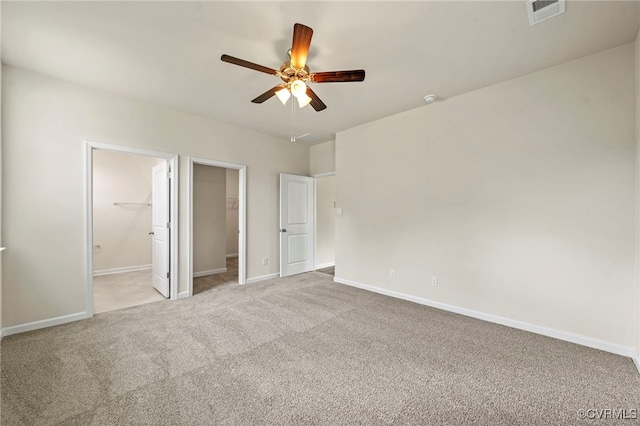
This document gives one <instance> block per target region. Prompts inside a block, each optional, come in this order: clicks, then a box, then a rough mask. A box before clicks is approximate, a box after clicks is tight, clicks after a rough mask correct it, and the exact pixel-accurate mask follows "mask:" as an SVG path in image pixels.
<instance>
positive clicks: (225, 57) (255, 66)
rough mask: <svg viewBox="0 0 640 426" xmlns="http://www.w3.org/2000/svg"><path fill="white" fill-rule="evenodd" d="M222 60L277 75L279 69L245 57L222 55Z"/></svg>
mask: <svg viewBox="0 0 640 426" xmlns="http://www.w3.org/2000/svg"><path fill="white" fill-rule="evenodd" d="M220 60H222V61H223V62H228V63H230V64H233V65H239V66H241V67H245V68H249V69H252V70H256V71H260V72H263V73H266V74H271V75H276V73H277V71H276V70H274V69H273V68H269V67H263V66H262V65H258V64H254V63H253V62H249V61H245V60H244V59H239V58H234V57H233V56H229V55H222V56H221V57H220Z"/></svg>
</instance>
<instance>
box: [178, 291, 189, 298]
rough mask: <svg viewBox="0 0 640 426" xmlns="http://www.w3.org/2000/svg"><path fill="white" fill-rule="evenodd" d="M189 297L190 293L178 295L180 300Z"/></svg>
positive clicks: (183, 292) (184, 292) (182, 292)
mask: <svg viewBox="0 0 640 426" xmlns="http://www.w3.org/2000/svg"><path fill="white" fill-rule="evenodd" d="M188 297H189V292H188V291H181V292H180V293H178V299H187V298H188Z"/></svg>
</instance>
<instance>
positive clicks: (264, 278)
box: [246, 272, 280, 284]
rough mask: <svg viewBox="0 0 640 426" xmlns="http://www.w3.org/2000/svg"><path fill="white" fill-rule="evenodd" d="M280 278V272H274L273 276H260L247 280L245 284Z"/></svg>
mask: <svg viewBox="0 0 640 426" xmlns="http://www.w3.org/2000/svg"><path fill="white" fill-rule="evenodd" d="M279 276H280V272H276V273H275V274H269V275H262V276H261V277H254V278H247V281H246V283H247V284H253V283H258V282H260V281H266V280H272V279H274V278H278V277H279Z"/></svg>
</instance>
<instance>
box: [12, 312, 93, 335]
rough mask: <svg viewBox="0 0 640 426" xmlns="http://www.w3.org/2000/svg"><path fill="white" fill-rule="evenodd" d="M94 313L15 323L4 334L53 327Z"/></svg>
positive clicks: (85, 317) (89, 316)
mask: <svg viewBox="0 0 640 426" xmlns="http://www.w3.org/2000/svg"><path fill="white" fill-rule="evenodd" d="M92 316H93V315H90V314H89V313H87V312H86V311H85V312H78V313H77V314H70V315H63V316H61V317H55V318H49V319H46V320H40V321H33V322H28V323H26V324H20V325H13V326H11V327H5V328H3V329H2V336H11V335H12V334H18V333H24V332H27V331H33V330H39V329H41V328H47V327H53V326H54V325H61V324H66V323H68V322H73V321H79V320H83V319H87V318H91V317H92Z"/></svg>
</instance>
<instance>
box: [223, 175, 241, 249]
mask: <svg viewBox="0 0 640 426" xmlns="http://www.w3.org/2000/svg"><path fill="white" fill-rule="evenodd" d="M239 179H240V173H239V172H238V170H235V169H227V213H226V216H227V227H226V234H227V250H226V251H227V255H238V229H239V221H238V218H239V216H238V214H239V212H238V203H237V202H236V203H235V205H233V204H231V203H229V201H228V200H230V199H237V198H238V181H239Z"/></svg>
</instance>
